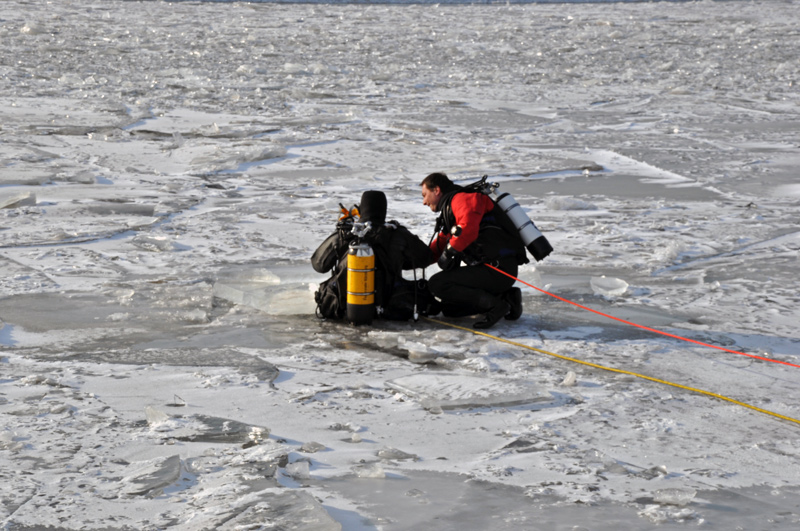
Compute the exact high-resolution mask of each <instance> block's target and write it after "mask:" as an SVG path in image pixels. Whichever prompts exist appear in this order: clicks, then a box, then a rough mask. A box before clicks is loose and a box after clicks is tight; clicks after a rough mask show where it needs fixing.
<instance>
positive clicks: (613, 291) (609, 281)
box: [589, 275, 628, 297]
mask: <svg viewBox="0 0 800 531" xmlns="http://www.w3.org/2000/svg"><path fill="white" fill-rule="evenodd" d="M589 283H590V285H591V286H592V291H593V292H594V293H595V295H603V296H605V297H616V296H619V295H622V294H623V293H625V291H627V289H628V283H627V282H625V281H624V280H621V279H619V278H607V277H606V276H605V275H603V276H601V277H592V278H591V280H590V281H589Z"/></svg>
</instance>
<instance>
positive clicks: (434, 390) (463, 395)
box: [386, 374, 552, 410]
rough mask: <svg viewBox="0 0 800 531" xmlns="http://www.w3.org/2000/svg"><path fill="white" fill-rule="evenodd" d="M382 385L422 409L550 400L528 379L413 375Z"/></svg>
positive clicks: (459, 375) (507, 404)
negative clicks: (500, 380)
mask: <svg viewBox="0 0 800 531" xmlns="http://www.w3.org/2000/svg"><path fill="white" fill-rule="evenodd" d="M386 386H387V387H389V388H391V389H394V390H395V391H399V392H401V393H403V394H406V395H408V396H410V397H412V398H414V399H416V400H418V401H419V402H420V404H421V405H422V406H423V407H424V408H426V409H433V410H435V409H438V408H440V409H442V410H447V409H460V408H471V407H499V406H510V405H519V404H529V403H533V402H544V401H550V400H552V397H551V396H550V395H548V394H545V393H544V392H542V390H541V389H540V388H539V387H538V386H536V385H534V384H533V383H531V382H528V381H523V380H506V381H504V382H503V384H502V385H498V382H497V378H485V377H481V376H472V375H464V374H413V375H410V376H403V377H400V378H395V379H394V380H389V381H387V382H386Z"/></svg>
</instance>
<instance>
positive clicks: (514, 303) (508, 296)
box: [503, 288, 522, 321]
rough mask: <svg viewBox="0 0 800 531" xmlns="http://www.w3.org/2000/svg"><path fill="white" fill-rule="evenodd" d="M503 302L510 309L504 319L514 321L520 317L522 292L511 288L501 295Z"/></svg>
mask: <svg viewBox="0 0 800 531" xmlns="http://www.w3.org/2000/svg"><path fill="white" fill-rule="evenodd" d="M503 300H504V301H506V302H507V303H508V305H509V306H510V307H511V309H510V310H509V311H508V313H507V314H506V319H508V320H509V321H516V320H517V319H519V318H520V316H522V290H520V289H519V288H511V289H510V290H508V291H506V292H505V293H503Z"/></svg>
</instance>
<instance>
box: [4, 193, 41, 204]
mask: <svg viewBox="0 0 800 531" xmlns="http://www.w3.org/2000/svg"><path fill="white" fill-rule="evenodd" d="M34 205H36V194H35V193H33V192H14V193H10V194H0V208H19V207H23V206H34Z"/></svg>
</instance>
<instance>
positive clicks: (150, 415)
mask: <svg viewBox="0 0 800 531" xmlns="http://www.w3.org/2000/svg"><path fill="white" fill-rule="evenodd" d="M144 416H145V417H146V418H147V423H148V424H149V425H150V426H158V425H159V424H163V423H165V422H167V421H168V420H169V415H167V414H166V413H164V412H163V411H161V410H160V409H156V408H154V407H151V406H147V407H145V408H144Z"/></svg>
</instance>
